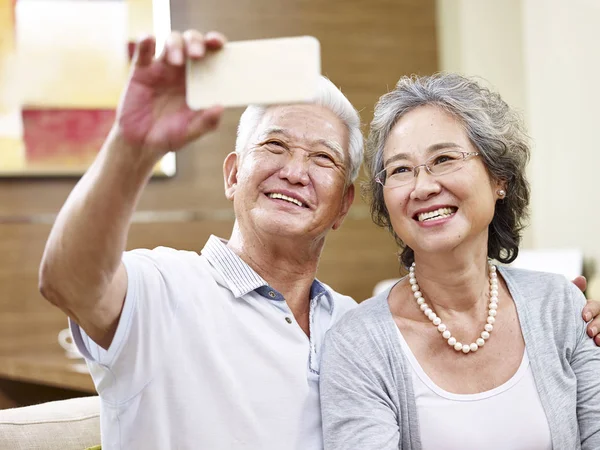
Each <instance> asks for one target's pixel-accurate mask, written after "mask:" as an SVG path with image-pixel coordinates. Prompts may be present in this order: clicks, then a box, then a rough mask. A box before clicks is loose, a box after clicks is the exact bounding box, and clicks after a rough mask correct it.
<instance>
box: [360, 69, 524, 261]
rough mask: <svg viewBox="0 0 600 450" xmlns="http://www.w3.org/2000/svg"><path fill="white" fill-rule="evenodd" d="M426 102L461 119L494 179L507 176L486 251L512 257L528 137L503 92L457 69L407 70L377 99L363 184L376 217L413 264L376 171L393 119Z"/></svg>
mask: <svg viewBox="0 0 600 450" xmlns="http://www.w3.org/2000/svg"><path fill="white" fill-rule="evenodd" d="M425 105H434V106H437V107H439V108H441V109H442V110H444V111H446V112H448V113H450V114H451V115H453V116H454V117H456V118H457V119H459V120H460V122H461V123H462V124H463V125H464V128H465V131H466V133H467V136H468V137H469V139H470V141H471V143H472V144H473V145H474V146H475V148H476V149H477V150H478V151H479V153H480V154H481V157H482V158H483V162H484V164H485V166H486V168H487V170H488V173H489V174H490V176H491V177H492V179H494V180H503V181H505V183H506V197H505V198H504V199H503V200H500V201H498V202H497V203H496V209H495V212H494V217H493V219H492V222H491V223H490V225H489V239H488V257H490V258H493V259H496V260H497V261H500V262H503V263H510V262H512V261H514V260H515V258H516V257H517V254H518V252H519V243H520V241H521V231H522V230H523V228H524V226H525V225H524V224H525V221H526V219H527V217H528V206H529V196H530V191H529V183H528V182H527V179H526V176H525V167H526V166H527V162H528V161H529V151H530V150H529V143H528V137H527V135H526V133H525V130H524V126H523V123H522V120H521V118H520V117H519V115H518V114H517V113H516V112H515V111H513V110H512V109H511V108H510V107H509V106H508V105H507V104H506V102H504V100H502V99H501V98H500V95H498V94H497V93H495V92H491V91H490V90H489V89H488V88H486V87H483V86H481V85H480V84H479V83H477V82H476V81H475V80H473V79H470V78H466V77H464V76H461V75H458V74H453V73H438V74H435V75H431V76H423V77H420V76H415V75H413V76H411V77H408V76H404V77H402V78H401V79H400V81H398V84H397V85H396V88H395V89H394V90H393V91H391V92H389V93H387V94H385V95H383V96H382V97H381V98H380V99H379V101H378V102H377V105H376V106H375V115H374V118H373V121H372V122H371V126H370V133H369V137H368V139H367V145H366V154H365V165H366V169H367V172H368V181H367V182H365V183H364V185H363V192H364V193H365V194H366V196H367V198H368V200H369V203H370V205H371V217H372V218H373V221H374V222H375V224H377V225H379V226H381V227H387V228H388V230H389V231H390V232H391V233H392V234H393V236H394V237H395V239H396V242H397V243H398V244H399V245H400V247H401V248H402V253H401V255H400V259H401V261H402V263H403V264H404V265H405V266H406V267H409V266H410V265H411V264H412V263H413V261H414V252H413V250H412V249H411V248H410V247H408V246H406V245H405V244H404V243H403V242H402V241H401V240H400V238H399V237H398V235H397V234H396V233H395V232H394V229H393V227H392V224H391V221H390V216H389V213H388V210H387V208H386V206H385V202H384V199H383V186H381V184H379V183H378V182H377V181H375V176H376V175H377V174H378V173H379V172H380V171H381V170H383V168H384V167H383V149H384V147H385V144H386V141H387V139H388V137H389V135H390V132H391V131H392V128H393V127H394V125H395V124H396V123H397V122H398V120H400V118H402V117H403V116H404V115H406V114H407V113H409V112H410V111H412V110H414V109H415V108H418V107H420V106H425Z"/></svg>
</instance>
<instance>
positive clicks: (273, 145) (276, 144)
mask: <svg viewBox="0 0 600 450" xmlns="http://www.w3.org/2000/svg"><path fill="white" fill-rule="evenodd" d="M263 145H264V146H265V147H266V148H267V150H269V151H270V152H272V153H283V151H284V150H285V148H286V147H285V144H284V143H283V142H281V141H276V140H273V139H271V140H268V141H265V142H264V143H263Z"/></svg>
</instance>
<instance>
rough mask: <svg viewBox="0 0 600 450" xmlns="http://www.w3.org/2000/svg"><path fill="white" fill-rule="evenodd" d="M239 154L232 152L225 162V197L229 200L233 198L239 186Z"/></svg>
mask: <svg viewBox="0 0 600 450" xmlns="http://www.w3.org/2000/svg"><path fill="white" fill-rule="evenodd" d="M238 162H239V155H238V154H237V153H236V152H231V153H230V154H229V155H227V157H226V158H225V161H224V162H223V180H224V182H225V197H227V200H233V197H234V194H235V190H236V188H237V173H238Z"/></svg>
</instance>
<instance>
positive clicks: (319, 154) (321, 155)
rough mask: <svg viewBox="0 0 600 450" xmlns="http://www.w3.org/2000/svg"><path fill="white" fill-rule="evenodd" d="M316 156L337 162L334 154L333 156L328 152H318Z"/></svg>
mask: <svg viewBox="0 0 600 450" xmlns="http://www.w3.org/2000/svg"><path fill="white" fill-rule="evenodd" d="M315 156H316V157H317V158H319V159H324V160H329V161H331V162H335V160H334V159H333V156H331V155H329V154H327V153H317V154H316V155H315Z"/></svg>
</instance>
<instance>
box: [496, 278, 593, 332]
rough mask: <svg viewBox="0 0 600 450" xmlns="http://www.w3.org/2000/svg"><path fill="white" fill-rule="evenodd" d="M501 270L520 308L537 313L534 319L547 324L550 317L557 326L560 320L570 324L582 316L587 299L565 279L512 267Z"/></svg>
mask: <svg viewBox="0 0 600 450" xmlns="http://www.w3.org/2000/svg"><path fill="white" fill-rule="evenodd" d="M499 270H500V274H501V275H502V277H503V278H504V280H505V281H506V284H507V285H508V288H509V290H510V292H511V294H512V296H513V299H514V301H515V303H517V306H522V307H527V308H528V309H529V310H532V309H533V310H537V311H538V314H537V315H536V316H532V317H537V318H539V320H544V317H545V316H546V315H548V316H550V317H552V321H551V322H552V323H553V324H554V325H556V324H557V322H558V321H560V320H561V318H568V319H569V320H571V319H572V318H573V317H578V316H579V315H580V314H581V309H582V308H583V306H584V304H585V297H584V295H583V293H582V292H581V291H580V290H579V289H578V288H577V286H575V285H574V284H573V283H572V282H571V281H569V280H568V279H567V278H566V277H565V276H564V275H560V274H556V273H549V272H539V271H535V270H527V269H517V268H512V267H501V268H500V269H499Z"/></svg>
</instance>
